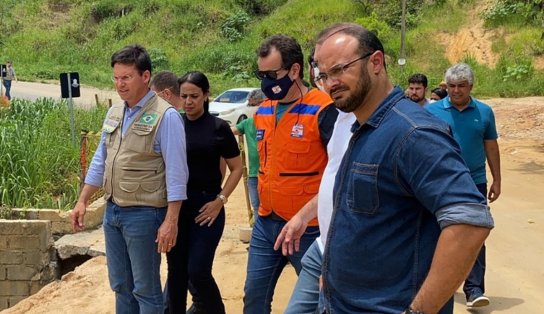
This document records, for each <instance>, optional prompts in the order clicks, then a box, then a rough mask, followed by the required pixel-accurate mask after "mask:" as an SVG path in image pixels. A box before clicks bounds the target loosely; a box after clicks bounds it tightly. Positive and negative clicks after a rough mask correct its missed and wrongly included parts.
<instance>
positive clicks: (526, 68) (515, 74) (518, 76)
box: [502, 64, 532, 82]
mask: <svg viewBox="0 0 544 314" xmlns="http://www.w3.org/2000/svg"><path fill="white" fill-rule="evenodd" d="M531 70H532V68H531V65H526V64H517V65H514V66H509V67H507V68H506V73H505V74H504V75H503V76H502V78H503V79H502V80H503V81H505V82H506V81H508V80H513V79H514V80H518V81H519V80H526V79H527V78H528V77H529V74H530V73H531V72H532V71H531Z"/></svg>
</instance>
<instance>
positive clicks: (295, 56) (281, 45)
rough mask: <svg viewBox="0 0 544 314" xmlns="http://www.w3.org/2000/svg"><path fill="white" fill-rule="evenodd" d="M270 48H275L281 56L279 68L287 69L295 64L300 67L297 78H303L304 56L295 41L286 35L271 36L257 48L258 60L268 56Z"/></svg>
mask: <svg viewBox="0 0 544 314" xmlns="http://www.w3.org/2000/svg"><path fill="white" fill-rule="evenodd" d="M272 47H274V48H276V49H277V50H278V51H279V53H280V55H281V66H282V68H284V69H289V68H291V66H292V65H293V64H295V63H298V65H299V66H300V72H299V75H298V76H299V77H300V78H301V79H302V78H303V77H304V55H303V54H302V48H301V47H300V44H299V43H298V42H297V40H296V39H294V38H293V37H290V36H287V35H273V36H270V37H268V38H267V39H265V41H264V42H263V43H262V44H261V46H260V47H259V48H257V51H256V52H257V56H258V57H260V58H264V57H267V56H268V55H270V51H271V50H272Z"/></svg>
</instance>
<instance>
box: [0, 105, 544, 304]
mask: <svg viewBox="0 0 544 314" xmlns="http://www.w3.org/2000/svg"><path fill="white" fill-rule="evenodd" d="M490 102H492V103H493V107H494V110H495V113H496V116H497V125H498V128H499V133H500V134H501V138H500V140H499V145H500V148H501V159H502V160H501V161H502V178H503V181H502V182H503V184H502V194H501V197H500V198H499V199H498V200H497V201H496V202H495V203H493V204H492V206H491V207H492V212H493V216H494V218H495V224H496V227H495V229H494V230H493V231H492V232H491V235H490V237H489V240H488V241H487V252H488V255H487V259H488V261H487V265H488V266H487V276H486V279H487V281H486V285H487V292H486V294H487V295H488V296H489V297H490V299H491V305H490V306H488V307H486V308H482V309H479V310H472V311H469V310H467V309H466V307H465V303H464V296H463V295H462V293H460V292H458V293H456V295H455V299H456V303H455V313H456V314H460V313H528V314H531V313H534V314H537V313H542V312H543V311H544V298H543V297H542V296H544V267H542V263H543V262H542V261H543V259H544V241H543V239H544V205H543V202H542V200H541V199H540V196H541V194H543V195H544V98H537V97H531V98H521V99H494V100H491V101H490ZM243 193H244V190H243V187H242V185H241V184H240V185H239V186H238V188H237V189H236V191H235V192H234V194H233V195H232V196H231V197H230V201H229V203H228V205H227V226H226V228H225V234H224V236H223V239H222V241H221V243H220V245H219V248H218V250H217V257H216V259H215V264H214V274H215V277H216V280H217V281H218V284H219V286H220V289H221V293H222V295H223V299H224V302H225V305H226V308H227V313H233V314H238V313H242V298H243V285H244V280H245V269H246V263H247V251H246V247H247V244H243V243H241V242H240V241H239V240H238V229H239V227H241V226H246V219H247V216H246V207H245V206H246V205H245V199H244V195H243ZM294 282H295V275H294V270H293V269H292V268H288V269H286V271H284V274H283V275H282V278H281V279H280V282H279V283H278V286H277V288H276V294H275V296H274V303H273V313H282V312H283V309H284V307H285V305H286V303H287V301H288V298H289V296H290V294H291V291H292V288H293V285H294ZM113 304H114V298H113V294H112V293H111V291H110V289H109V287H108V283H107V275H106V267H105V259H104V258H95V259H93V260H91V261H89V262H87V263H86V264H84V265H83V266H80V267H79V268H78V269H77V270H76V271H75V272H72V273H70V274H68V275H66V276H65V277H64V278H63V280H62V281H59V282H56V283H53V284H51V285H49V286H47V287H45V288H44V289H42V290H41V291H40V292H38V294H36V295H34V296H33V297H31V298H29V299H27V300H24V301H22V302H21V303H19V304H18V305H16V306H15V307H13V308H11V309H8V310H5V311H3V312H2V314H14V313H21V314H22V313H26V314H32V313H67V314H68V313H74V311H76V309H77V312H78V313H79V314H86V313H89V314H91V313H93V314H96V313H113V311H114V310H113V309H114V305H113Z"/></svg>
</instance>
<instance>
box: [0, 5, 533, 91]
mask: <svg viewBox="0 0 544 314" xmlns="http://www.w3.org/2000/svg"><path fill="white" fill-rule="evenodd" d="M483 1H484V0H470V1H461V0H413V1H407V13H408V14H407V20H408V23H407V33H406V43H405V51H406V59H407V64H406V65H405V66H404V67H400V66H399V65H398V64H397V59H398V57H399V50H400V32H399V30H398V29H399V26H400V17H401V1H398V0H291V1H287V0H207V1H193V0H130V1H129V0H93V1H86V0H32V1H30V0H24V1H21V0H2V5H0V20H1V21H2V32H0V60H6V59H12V60H13V61H14V65H15V68H16V70H17V74H18V77H19V78H20V79H23V80H54V81H57V80H58V75H59V73H61V72H69V71H77V72H79V73H80V75H81V78H82V82H83V83H84V84H88V85H93V86H97V87H111V81H110V76H111V67H110V64H109V62H110V56H111V54H112V53H113V52H114V51H116V50H117V49H119V48H121V47H123V46H125V45H127V44H132V43H140V44H143V45H144V46H145V47H146V48H147V49H148V51H149V52H150V55H151V58H152V61H153V64H154V69H155V70H163V69H169V70H172V71H175V72H176V73H177V74H179V75H181V74H183V73H185V72H186V71H189V70H200V71H203V72H204V73H206V75H208V77H209V78H210V82H211V89H212V93H213V94H218V93H220V92H222V91H223V90H224V89H228V88H233V87H240V86H241V85H246V86H258V84H259V82H258V81H257V80H256V79H255V78H254V76H253V75H252V71H253V70H254V69H255V68H256V56H255V49H256V48H257V47H258V46H259V44H260V43H261V42H262V40H263V39H264V38H266V37H268V36H270V35H274V34H279V33H282V34H288V35H290V36H293V37H294V38H296V39H297V40H298V41H299V43H300V44H301V46H302V48H303V50H304V52H305V56H307V52H308V51H309V50H310V49H311V48H312V47H313V46H314V40H315V36H316V34H317V33H318V32H319V31H320V30H322V29H323V28H324V27H326V26H329V25H331V24H333V23H337V22H355V21H356V22H357V23H359V24H362V25H365V26H366V27H368V28H369V29H372V30H373V31H376V32H377V33H378V36H379V38H380V40H381V41H382V43H383V44H384V48H385V51H386V54H387V65H388V72H389V74H390V76H391V77H392V79H393V80H394V82H395V83H398V84H401V85H405V84H406V83H405V80H406V78H407V76H409V75H410V74H411V73H413V72H416V71H417V72H422V73H425V74H426V75H427V76H428V78H429V81H430V84H431V85H435V84H438V82H440V80H442V76H443V73H444V70H445V69H446V68H447V67H449V66H450V65H451V64H450V61H448V60H447V59H446V49H447V45H446V43H445V42H443V40H444V38H446V39H448V38H451V37H452V36H453V35H454V34H455V33H457V32H458V31H459V30H460V28H462V27H467V25H469V24H470V23H473V22H474V18H473V17H472V18H473V20H470V18H471V16H472V15H471V14H469V13H471V12H474V10H476V8H480V7H481V6H482V4H483ZM501 1H502V2H503V3H510V4H516V5H515V8H516V10H517V11H516V14H510V15H508V16H507V17H504V18H501V19H498V21H499V20H500V23H501V25H502V26H501V29H500V30H499V31H498V32H497V34H498V36H496V37H495V38H494V39H493V40H494V44H493V52H494V53H495V54H497V55H500V56H501V58H502V57H504V58H505V60H514V59H515V60H519V59H517V56H521V57H523V58H524V59H523V60H530V59H534V57H535V56H542V55H543V54H544V40H542V39H541V37H542V32H543V29H542V25H544V24H542V21H541V20H539V16H540V14H541V12H542V2H543V1H544V0H519V1H514V0H494V2H493V3H492V4H495V3H498V2H501ZM487 3H488V1H486V5H487ZM533 17H534V18H533ZM531 19H532V20H531ZM539 21H540V22H539ZM527 23H530V25H527ZM486 25H488V26H489V27H493V25H492V24H491V23H487V24H486ZM491 31H493V30H491ZM532 61H533V62H534V60H532ZM516 62H517V61H516ZM535 64H536V63H535ZM515 66H516V64H515V63H510V64H506V67H502V66H501V67H500V69H494V68H488V67H482V68H478V71H480V72H477V73H476V74H477V76H480V75H482V74H483V75H484V77H486V78H488V77H489V79H487V80H486V82H481V83H482V84H481V85H480V86H478V88H477V91H478V92H481V93H485V94H486V95H496V94H498V93H499V92H501V93H504V92H505V91H504V90H503V89H502V88H501V85H503V84H507V85H510V84H513V85H515V84H516V83H515V81H516V80H509V81H508V82H504V81H503V76H504V75H506V73H507V72H506V69H507V68H508V67H515ZM512 69H513V68H512ZM531 69H532V70H531V71H530V72H531V74H529V77H530V78H531V79H527V80H526V81H525V82H524V83H519V84H518V86H517V89H516V88H514V87H512V88H508V89H507V91H506V92H507V93H510V91H514V92H515V93H516V94H522V95H527V94H529V93H534V92H535V91H536V93H537V94H544V87H542V86H544V85H542V84H541V87H538V86H537V85H536V83H534V82H540V83H541V82H542V81H541V76H542V75H543V74H542V71H541V70H540V69H539V68H537V67H536V66H535V68H533V67H531ZM304 70H305V71H304V72H305V74H307V73H306V69H304ZM511 71H513V70H511ZM490 76H493V77H492V78H491V77H490ZM487 81H494V84H488V83H487ZM510 81H514V82H510Z"/></svg>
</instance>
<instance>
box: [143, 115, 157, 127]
mask: <svg viewBox="0 0 544 314" xmlns="http://www.w3.org/2000/svg"><path fill="white" fill-rule="evenodd" d="M158 116H159V115H158V114H156V113H144V114H143V115H142V117H141V118H140V123H142V124H147V125H154V124H155V123H157V118H158Z"/></svg>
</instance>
